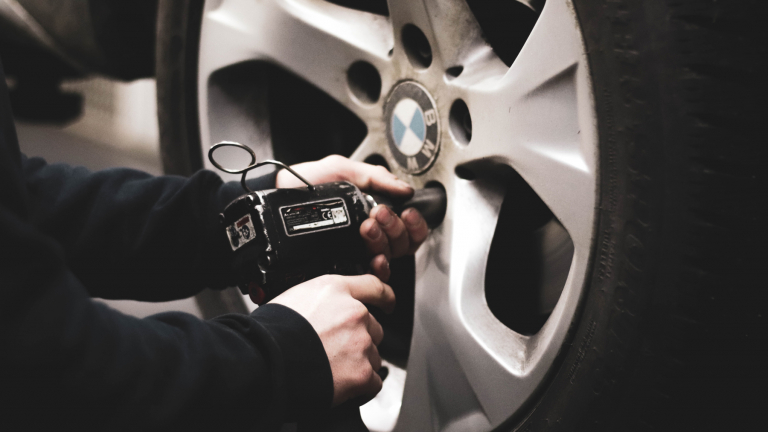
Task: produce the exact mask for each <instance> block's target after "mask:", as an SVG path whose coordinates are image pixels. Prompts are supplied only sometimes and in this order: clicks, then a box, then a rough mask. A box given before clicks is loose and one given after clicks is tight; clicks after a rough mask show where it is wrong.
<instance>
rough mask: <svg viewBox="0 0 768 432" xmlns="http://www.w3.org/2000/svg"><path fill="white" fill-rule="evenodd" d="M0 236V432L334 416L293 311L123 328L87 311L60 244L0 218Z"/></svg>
mask: <svg viewBox="0 0 768 432" xmlns="http://www.w3.org/2000/svg"><path fill="white" fill-rule="evenodd" d="M0 235H1V236H2V239H3V241H2V244H1V245H0V250H2V258H3V259H2V261H0V320H2V325H0V332H1V333H0V346H2V350H1V354H0V359H1V361H0V394H2V396H3V397H2V400H3V404H2V415H0V429H3V430H16V429H17V428H18V427H22V428H23V429H29V430H44V429H48V428H50V427H55V428H56V429H60V428H65V429H77V430H80V429H98V430H104V429H112V428H118V429H195V430H196V429H212V428H218V429H221V428H225V429H229V428H235V429H243V428H251V427H253V429H252V430H271V429H273V428H275V427H277V424H278V423H279V422H280V421H281V420H282V419H284V418H285V416H286V415H296V414H297V413H301V412H303V411H304V410H307V409H312V408H327V407H329V406H330V404H331V400H332V397H333V394H332V393H333V379H332V376H331V371H330V366H329V364H328V360H327V357H326V354H325V351H324V349H323V346H322V343H321V341H320V339H319V337H318V336H317V334H316V333H315V332H314V330H313V329H312V327H311V325H310V324H309V323H308V322H307V321H306V320H305V319H304V318H303V317H301V316H300V315H299V314H297V313H295V312H293V311H292V310H290V309H288V308H285V307H283V306H279V305H267V306H265V307H262V308H259V309H257V310H256V311H255V312H254V314H253V315H252V316H245V315H226V316H223V317H220V318H217V319H215V320H212V321H208V322H206V321H200V320H198V319H197V318H195V317H193V316H191V315H188V314H184V313H165V314H159V315H156V316H153V317H150V318H146V319H137V318H134V317H129V316H125V315H122V314H121V313H119V312H116V311H114V310H111V309H109V308H108V307H106V306H104V305H102V304H99V303H95V302H93V301H91V300H90V299H89V297H88V293H87V292H86V290H85V289H84V288H83V286H82V284H81V283H80V281H79V280H78V279H77V278H76V277H75V275H74V274H72V273H71V272H70V271H68V269H67V267H66V265H65V258H64V253H63V250H62V249H61V248H60V247H59V246H58V245H57V243H56V242H55V241H53V240H52V239H50V238H49V237H47V236H45V235H44V234H42V233H40V232H38V231H37V230H36V229H35V228H34V227H32V226H31V225H29V224H27V223H25V222H24V221H23V220H22V219H21V218H18V217H17V216H16V215H14V214H13V212H10V211H7V209H5V208H3V207H2V206H0ZM286 407H289V408H290V409H287V408H286ZM3 425H5V426H3ZM255 426H261V427H262V428H263V429H259V428H256V427H255Z"/></svg>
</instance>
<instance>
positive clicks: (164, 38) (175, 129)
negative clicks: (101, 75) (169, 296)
mask: <svg viewBox="0 0 768 432" xmlns="http://www.w3.org/2000/svg"><path fill="white" fill-rule="evenodd" d="M203 5H204V1H203V0H159V2H158V8H157V37H156V38H155V40H156V41H157V46H156V49H155V56H156V59H155V65H156V66H155V67H156V70H155V77H156V80H157V121H158V126H159V128H160V156H161V159H162V161H163V172H164V173H165V174H173V175H180V176H190V175H192V174H194V173H195V172H196V171H198V170H201V169H203V156H202V152H201V150H200V146H201V143H200V124H199V120H198V118H197V116H198V110H197V59H198V48H199V45H200V20H201V19H202V14H203ZM195 301H196V302H197V305H198V307H199V308H200V313H201V314H202V316H203V318H206V319H208V318H215V317H217V316H219V315H224V314H227V313H232V312H235V313H241V314H247V313H248V309H247V307H246V306H245V302H244V301H243V297H242V295H241V294H240V291H239V290H237V289H236V288H228V289H226V290H224V291H214V290H210V289H206V290H203V291H202V292H200V293H199V294H197V295H196V296H195Z"/></svg>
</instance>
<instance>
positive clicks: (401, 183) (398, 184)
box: [395, 180, 411, 189]
mask: <svg viewBox="0 0 768 432" xmlns="http://www.w3.org/2000/svg"><path fill="white" fill-rule="evenodd" d="M395 183H397V186H398V187H400V188H403V189H411V185H409V184H408V183H406V182H404V181H402V180H396V181H395Z"/></svg>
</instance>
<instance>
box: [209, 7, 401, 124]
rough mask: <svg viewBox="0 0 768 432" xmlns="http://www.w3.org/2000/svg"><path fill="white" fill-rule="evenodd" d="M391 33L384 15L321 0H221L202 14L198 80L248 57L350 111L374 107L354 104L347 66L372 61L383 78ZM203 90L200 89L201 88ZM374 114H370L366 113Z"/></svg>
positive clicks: (387, 76) (358, 111)
mask: <svg viewBox="0 0 768 432" xmlns="http://www.w3.org/2000/svg"><path fill="white" fill-rule="evenodd" d="M392 46H393V41H392V33H391V28H390V26H389V23H388V21H387V19H386V18H384V17H381V16H377V15H374V14H369V13H365V12H359V11H355V10H350V9H347V8H343V7H339V6H336V5H333V4H330V3H324V2H306V1H296V0H293V1H287V0H282V1H281V0H269V1H258V2H255V1H248V0H225V1H224V2H223V4H222V5H221V6H219V7H218V8H216V9H213V10H208V11H206V12H205V14H204V18H203V27H202V35H201V47H200V72H199V73H200V77H201V80H200V82H201V83H203V84H205V82H206V81H207V80H206V79H205V77H207V76H209V75H210V74H211V73H213V72H215V71H216V70H219V69H221V68H223V67H226V66H229V65H232V64H236V63H240V62H243V61H248V60H264V61H268V62H273V63H276V64H278V65H280V66H281V67H283V68H285V69H287V70H289V71H291V72H293V73H295V74H296V75H298V76H300V77H301V78H303V79H305V80H307V81H309V82H311V83H312V84H314V85H315V86H317V87H318V88H320V89H321V90H323V91H325V92H326V93H328V94H329V95H331V96H332V97H334V98H335V99H336V100H338V101H339V102H341V103H342V104H344V105H346V106H347V107H348V108H350V109H351V110H352V111H353V112H355V113H356V114H358V115H360V116H361V117H366V115H365V114H366V113H369V112H375V113H378V112H379V111H378V110H376V109H372V108H371V107H369V106H368V107H366V106H362V105H360V104H356V103H353V100H352V97H351V96H350V92H349V89H348V86H347V82H346V79H345V77H346V71H347V69H348V68H349V66H350V65H351V64H352V63H354V62H355V61H358V60H364V61H367V62H369V63H371V64H373V65H374V66H375V67H376V68H377V69H378V70H379V73H380V74H381V76H382V80H383V81H384V82H385V84H386V83H388V81H387V80H388V79H393V78H391V77H392V75H391V74H390V73H389V72H388V70H389V68H390V66H389V60H388V51H389V50H390V49H391V48H392ZM201 90H204V89H201ZM371 115H374V114H370V113H369V115H368V116H371Z"/></svg>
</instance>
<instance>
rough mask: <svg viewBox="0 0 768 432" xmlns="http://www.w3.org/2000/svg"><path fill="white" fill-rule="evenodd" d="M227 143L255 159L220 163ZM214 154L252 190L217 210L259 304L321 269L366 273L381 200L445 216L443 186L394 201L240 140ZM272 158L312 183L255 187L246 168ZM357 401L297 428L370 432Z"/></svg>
mask: <svg viewBox="0 0 768 432" xmlns="http://www.w3.org/2000/svg"><path fill="white" fill-rule="evenodd" d="M224 146H232V147H238V148H241V149H243V150H246V151H248V153H249V154H250V155H251V163H250V164H249V165H248V166H247V167H246V168H244V169H241V170H230V169H226V168H224V167H222V166H221V165H219V164H218V163H217V162H216V161H215V160H214V158H213V152H214V151H215V150H216V149H217V148H221V147H224ZM208 158H209V160H210V161H211V163H212V164H213V165H214V166H216V167H217V168H219V169H220V170H222V171H224V172H227V173H230V174H242V177H241V178H240V184H241V185H242V186H243V189H244V190H245V192H246V193H245V194H244V195H242V196H240V197H238V198H237V199H235V200H234V201H232V202H231V203H230V204H229V205H227V207H226V208H225V209H224V212H222V213H221V214H220V215H219V216H220V218H221V223H222V225H223V227H224V230H225V231H226V235H227V238H228V239H229V245H230V246H231V248H232V254H233V255H232V262H233V271H234V272H235V274H236V276H237V279H238V286H239V287H240V290H241V291H242V292H243V294H248V295H250V297H251V300H253V302H254V303H256V304H259V305H261V304H264V303H266V302H268V301H269V300H271V299H273V298H274V297H276V296H278V295H279V294H280V293H282V292H284V291H286V290H287V289H289V288H291V287H292V286H294V285H297V284H299V283H301V282H303V281H305V280H309V279H312V278H314V277H317V276H320V275H324V274H342V275H355V274H362V273H364V272H365V270H366V269H367V265H368V261H369V259H370V257H368V255H367V253H366V251H365V244H364V243H363V239H362V237H361V236H360V225H361V224H362V223H363V221H365V219H367V218H368V214H369V213H370V211H371V210H372V209H373V207H375V206H376V205H378V204H387V205H389V206H390V207H392V210H393V211H395V212H396V213H398V214H400V212H401V211H402V210H404V209H406V208H409V207H413V208H416V209H417V210H419V211H420V212H421V214H422V216H424V218H425V219H426V221H427V224H428V225H429V226H430V227H435V226H437V225H439V224H440V222H442V220H443V217H444V215H445V209H446V197H445V191H444V190H443V189H442V187H433V188H425V189H421V190H417V191H415V193H414V195H413V197H412V198H411V199H410V200H408V201H406V202H392V201H391V200H388V199H386V198H385V197H381V196H376V195H370V194H366V193H363V192H361V191H360V189H358V188H357V187H356V186H355V185H353V184H351V183H349V182H333V183H324V184H319V185H312V184H310V183H309V182H308V181H307V180H306V179H305V178H303V177H302V176H301V175H299V174H298V173H297V172H295V171H294V170H293V169H291V168H290V167H289V166H287V165H285V164H283V163H282V162H277V161H272V160H266V161H263V162H260V163H256V155H255V153H254V152H253V151H252V150H251V149H250V148H249V147H246V146H244V145H242V144H240V143H235V142H231V141H224V142H220V143H218V144H216V145H214V146H212V147H211V149H210V150H209V152H208ZM267 164H272V165H277V166H280V167H282V168H285V169H286V170H288V171H289V172H291V173H292V174H293V175H295V176H296V177H297V178H298V179H299V180H301V181H303V182H304V183H305V184H306V185H307V186H306V187H301V188H292V189H269V190H261V191H252V190H250V189H249V188H248V186H247V185H246V183H245V176H246V174H247V173H248V171H250V170H252V169H255V168H258V167H260V166H263V165H267ZM383 378H384V376H382V379H383ZM358 406H359V402H356V401H349V402H347V403H344V404H342V405H341V406H339V407H337V408H335V409H333V410H331V411H329V412H326V413H317V415H316V416H315V417H312V418H309V419H304V421H302V422H299V424H298V426H297V427H298V431H299V432H319V431H324V432H325V431H329V432H367V431H368V428H367V427H366V426H365V424H364V423H363V421H362V419H361V417H360V410H359V409H358Z"/></svg>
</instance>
